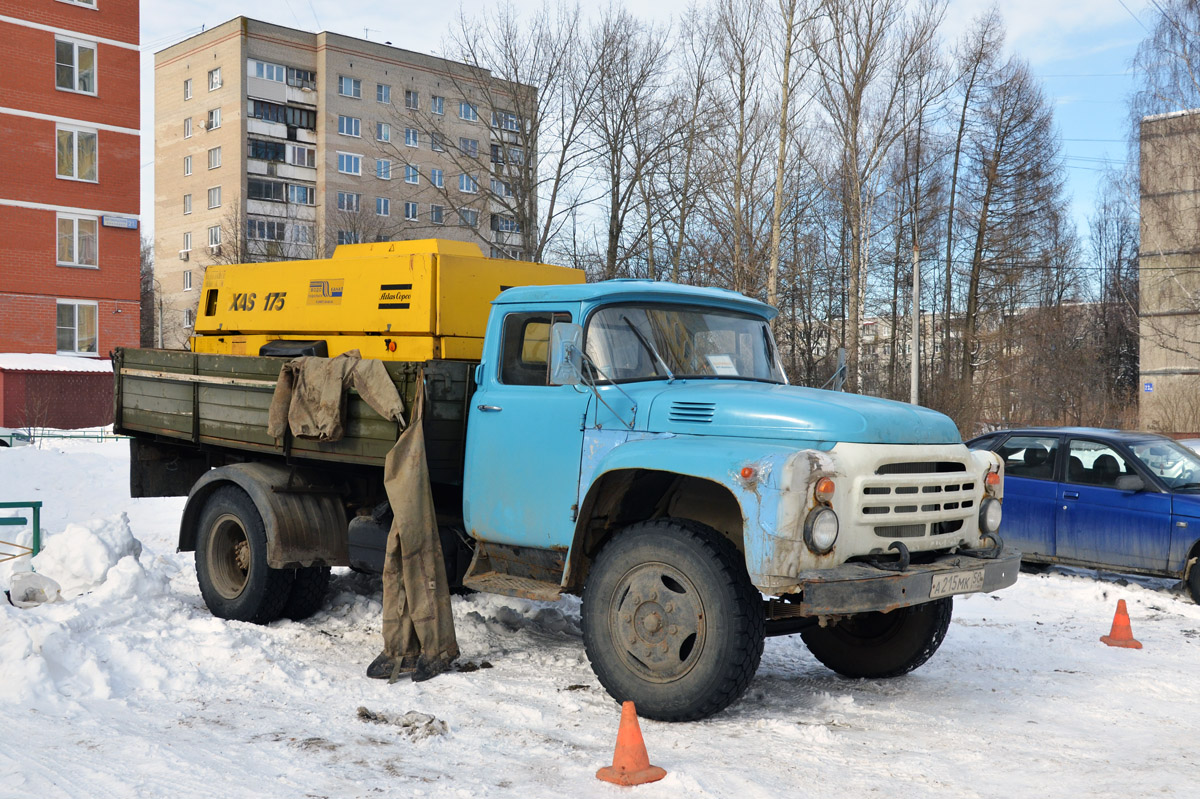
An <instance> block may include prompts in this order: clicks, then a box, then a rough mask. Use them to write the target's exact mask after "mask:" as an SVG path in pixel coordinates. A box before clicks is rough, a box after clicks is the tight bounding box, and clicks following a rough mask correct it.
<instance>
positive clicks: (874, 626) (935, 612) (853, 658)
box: [800, 597, 954, 678]
mask: <svg viewBox="0 0 1200 799" xmlns="http://www.w3.org/2000/svg"><path fill="white" fill-rule="evenodd" d="M953 608H954V603H953V600H952V599H951V598H950V597H945V598H944V599H937V600H934V601H933V602H926V603H925V604H922V605H912V606H910V607H905V608H897V609H896V610H893V611H890V612H888V613H856V614H854V615H853V616H849V617H847V618H845V619H842V620H841V621H840V622H838V623H837V624H832V625H830V626H828V627H809V628H808V629H806V630H804V631H803V632H801V633H800V637H801V638H803V639H804V644H805V646H807V647H808V651H809V652H811V653H812V654H813V657H815V658H816V659H817V660H819V661H821V663H823V664H824V665H825V666H827V667H828V668H830V669H832V670H833V671H835V672H837V673H838V674H840V675H842V676H843V677H868V678H884V677H899V676H900V675H901V674H907V673H908V672H910V671H912V670H913V669H915V668H917V667H918V666H920V665H922V664H923V663H925V661H927V660H929V658H931V657H933V653H934V652H936V651H937V650H938V647H939V646H941V645H942V640H943V639H944V638H945V637H946V630H947V629H949V627H950V616H951V613H952V611H953Z"/></svg>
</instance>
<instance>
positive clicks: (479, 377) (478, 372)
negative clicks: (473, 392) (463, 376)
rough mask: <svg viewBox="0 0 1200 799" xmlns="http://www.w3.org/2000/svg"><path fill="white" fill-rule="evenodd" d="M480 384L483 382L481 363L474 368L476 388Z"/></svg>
mask: <svg viewBox="0 0 1200 799" xmlns="http://www.w3.org/2000/svg"><path fill="white" fill-rule="evenodd" d="M482 382H483V364H482V363H481V364H479V365H477V366H476V367H475V385H477V386H478V385H479V384H480V383H482Z"/></svg>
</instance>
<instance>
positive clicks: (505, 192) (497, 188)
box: [492, 178, 513, 197]
mask: <svg viewBox="0 0 1200 799" xmlns="http://www.w3.org/2000/svg"><path fill="white" fill-rule="evenodd" d="M492 194H493V195H495V196H497V197H512V196H513V191H512V186H510V185H509V184H508V183H507V182H505V181H503V180H496V178H492Z"/></svg>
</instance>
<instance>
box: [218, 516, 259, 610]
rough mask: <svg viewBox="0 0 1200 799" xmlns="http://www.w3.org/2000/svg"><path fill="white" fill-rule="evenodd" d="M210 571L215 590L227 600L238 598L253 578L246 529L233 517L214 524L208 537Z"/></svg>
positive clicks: (224, 518)
mask: <svg viewBox="0 0 1200 799" xmlns="http://www.w3.org/2000/svg"><path fill="white" fill-rule="evenodd" d="M207 555H208V558H207V559H208V569H209V578H210V580H211V582H212V586H213V588H215V589H216V591H217V593H218V594H220V595H221V596H222V597H223V598H225V599H237V598H238V597H239V596H241V593H242V591H243V590H244V589H245V588H246V582H247V581H248V580H249V578H250V564H251V562H252V556H251V551H250V539H249V538H247V537H246V528H245V527H243V526H242V522H241V520H240V519H239V518H238V517H236V516H234V515H233V514H229V513H226V514H223V515H222V516H220V517H218V518H217V520H216V521H215V522H213V531H212V535H210V536H209V537H208V553H207Z"/></svg>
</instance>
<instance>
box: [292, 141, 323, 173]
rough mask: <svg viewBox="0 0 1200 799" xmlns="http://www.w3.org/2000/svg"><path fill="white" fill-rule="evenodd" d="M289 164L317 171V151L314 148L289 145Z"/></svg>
mask: <svg viewBox="0 0 1200 799" xmlns="http://www.w3.org/2000/svg"><path fill="white" fill-rule="evenodd" d="M287 162H288V163H289V164H294V165H296V166H306V167H310V168H314V169H315V168H316V166H317V151H316V149H315V148H313V147H301V146H300V145H298V144H289V145H288V151H287Z"/></svg>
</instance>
